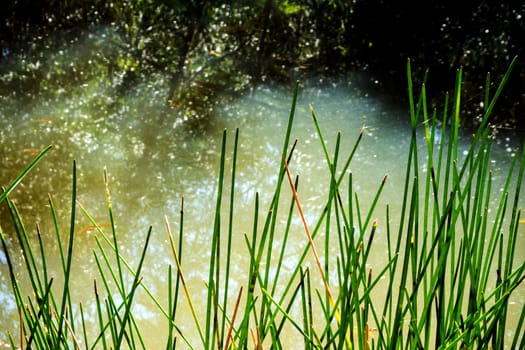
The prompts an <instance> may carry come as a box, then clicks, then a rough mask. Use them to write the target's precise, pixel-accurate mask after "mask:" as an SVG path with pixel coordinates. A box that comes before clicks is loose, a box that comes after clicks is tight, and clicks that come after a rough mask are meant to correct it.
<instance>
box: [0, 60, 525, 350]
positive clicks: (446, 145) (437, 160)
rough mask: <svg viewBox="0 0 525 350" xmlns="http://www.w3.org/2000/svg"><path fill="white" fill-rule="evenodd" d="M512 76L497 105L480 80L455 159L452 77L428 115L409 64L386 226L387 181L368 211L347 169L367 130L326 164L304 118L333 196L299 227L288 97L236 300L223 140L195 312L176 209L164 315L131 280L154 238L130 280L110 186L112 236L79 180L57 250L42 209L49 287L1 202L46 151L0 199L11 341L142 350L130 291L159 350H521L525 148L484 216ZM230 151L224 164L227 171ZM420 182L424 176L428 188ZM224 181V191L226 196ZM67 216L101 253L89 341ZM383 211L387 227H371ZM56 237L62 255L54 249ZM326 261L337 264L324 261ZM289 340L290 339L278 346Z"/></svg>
mask: <svg viewBox="0 0 525 350" xmlns="http://www.w3.org/2000/svg"><path fill="white" fill-rule="evenodd" d="M514 64H515V60H514V61H512V63H511V65H510V67H509V69H508V71H507V72H506V74H505V75H504V78H503V79H502V81H501V83H500V84H499V85H498V88H497V89H496V91H495V92H494V94H493V95H492V94H491V93H490V91H489V88H488V87H489V86H490V80H489V77H488V78H487V89H486V93H485V96H484V99H485V102H486V103H485V106H487V107H486V110H485V114H484V116H483V119H482V122H481V124H480V126H479V128H478V130H477V131H476V133H475V134H474V135H473V137H472V140H471V144H470V148H469V149H468V151H467V152H466V153H465V154H464V155H462V154H460V152H459V149H458V145H459V130H460V116H461V113H460V107H461V98H462V96H461V84H462V71H461V69H459V70H458V74H457V79H456V83H455V92H454V94H453V95H452V97H449V96H446V98H445V103H444V106H445V107H444V110H443V111H440V112H439V113H438V111H437V110H432V111H431V110H429V108H428V106H427V103H426V100H427V96H426V90H425V85H424V84H423V85H422V86H421V88H420V90H419V92H418V93H416V91H415V89H414V87H413V86H412V74H411V67H410V62H408V63H407V81H408V95H409V110H410V121H411V128H412V138H411V143H410V146H409V149H408V152H407V155H408V158H407V167H406V172H405V175H404V185H403V186H402V188H399V189H398V192H399V194H400V198H401V201H402V202H401V206H400V208H401V209H400V210H399V211H397V212H395V213H393V212H392V210H391V208H390V206H389V205H387V206H386V208H380V207H379V204H378V203H379V202H380V201H379V199H380V197H381V194H382V191H383V189H384V186H385V183H386V182H387V181H388V178H387V177H386V176H385V177H384V178H382V179H379V180H378V186H377V191H376V192H375V195H374V196H373V199H372V201H371V202H370V203H365V204H366V205H363V203H361V201H360V200H359V196H358V195H357V193H356V191H355V189H354V186H353V177H352V173H350V172H349V171H348V169H349V166H350V164H351V162H352V159H353V157H354V155H355V152H356V150H357V149H358V147H359V145H360V142H361V140H362V136H363V133H364V131H363V130H361V132H360V133H359V135H358V137H357V140H356V142H355V144H354V146H353V148H352V149H351V150H350V152H348V154H345V151H344V150H343V149H342V147H341V135H337V136H336V139H335V140H336V141H335V147H334V150H333V153H332V154H330V152H329V150H328V147H327V145H326V141H325V140H326V135H324V134H323V132H322V129H321V126H320V123H319V121H318V116H317V115H316V112H315V111H314V109H313V108H312V107H310V108H311V116H312V122H313V124H314V126H315V128H316V131H317V135H318V139H319V140H320V145H319V147H321V148H322V150H323V154H324V157H325V161H326V171H327V179H328V183H329V186H328V187H327V189H326V205H325V206H324V208H323V210H322V211H321V212H320V213H319V215H318V220H317V221H316V222H315V223H314V224H313V225H309V224H308V223H307V220H306V219H305V217H304V215H303V211H302V203H303V202H302V198H301V191H300V177H299V176H294V150H295V148H296V145H297V143H296V142H294V141H292V134H293V133H292V129H293V125H294V115H295V107H296V101H297V93H298V85H296V86H295V90H294V94H293V101H292V107H291V110H290V116H289V122H288V125H287V128H286V130H285V134H284V135H285V136H284V143H283V147H282V159H281V164H280V167H279V169H276V172H277V175H278V178H277V179H278V180H277V182H276V185H275V190H274V193H273V197H272V200H271V202H270V205H269V207H268V208H266V209H262V208H261V204H260V200H259V195H258V194H257V195H256V197H255V203H254V213H253V217H252V221H253V231H252V232H251V234H245V235H244V237H243V239H244V242H245V246H246V250H245V252H246V255H247V256H248V257H249V266H248V268H247V269H246V275H245V276H244V284H243V285H242V286H241V288H239V289H238V290H234V289H233V288H232V287H231V284H230V273H231V266H232V264H235V259H236V257H235V256H234V254H233V253H232V242H233V241H234V240H236V239H237V240H238V239H239V238H238V237H235V235H234V234H233V232H234V226H233V225H234V217H235V215H236V211H235V201H236V199H235V198H236V197H235V195H236V193H235V187H236V176H235V175H236V168H237V157H238V152H239V151H238V144H239V138H240V136H239V130H236V131H235V134H234V138H233V147H231V148H229V147H228V141H229V140H228V137H229V134H228V132H227V131H224V134H223V143H222V150H221V155H222V156H221V160H220V166H219V174H218V182H217V183H218V187H217V193H216V197H215V198H216V209H215V213H214V215H215V216H214V217H215V222H214V227H213V231H212V232H211V233H210V237H211V239H210V242H211V245H210V261H209V271H208V277H207V280H206V282H205V288H206V300H205V301H204V302H203V303H200V304H199V303H196V302H195V298H194V297H193V294H192V293H195V291H192V289H191V286H189V285H188V283H187V280H186V278H185V275H186V273H187V272H188V269H189V268H190V267H188V266H186V265H185V264H184V261H183V257H184V255H185V251H184V249H185V248H184V247H185V245H184V237H185V230H184V227H185V226H184V210H185V209H184V199H183V200H182V203H181V207H180V218H179V220H180V225H179V227H180V230H179V232H177V233H174V232H172V230H171V228H170V225H169V220H168V218H166V232H167V236H168V240H169V244H170V247H171V252H172V255H173V256H172V261H173V264H172V265H170V266H168V267H167V271H166V273H167V276H168V278H167V281H168V283H167V286H166V287H167V289H168V293H167V294H166V295H167V296H168V297H167V299H168V300H159V298H158V297H157V296H156V295H155V294H154V293H153V292H152V291H151V290H150V289H149V288H148V286H147V284H146V283H145V282H144V281H143V280H142V275H141V274H142V267H143V263H144V260H145V257H146V255H147V252H148V245H149V241H150V237H151V234H152V228H151V227H150V228H149V229H147V234H146V239H145V241H144V243H143V248H142V251H141V254H140V258H139V260H138V263H136V264H135V265H133V264H132V263H130V262H129V261H128V260H127V259H126V257H125V256H124V255H123V253H122V252H121V251H120V250H119V234H118V232H117V230H116V225H115V219H114V213H113V209H112V204H111V195H110V190H109V183H108V180H107V179H108V177H107V176H105V179H106V195H107V209H108V215H109V218H110V225H109V233H108V232H106V231H104V230H103V229H102V226H101V225H99V224H98V223H97V222H96V221H95V220H94V219H93V217H92V216H91V215H90V214H89V212H88V210H87V209H86V208H85V207H84V206H83V205H82V204H80V203H78V202H77V200H76V165H75V164H73V170H72V173H73V183H72V191H71V193H72V198H71V204H72V206H71V215H70V216H71V217H70V218H71V220H70V227H69V230H68V231H69V232H68V234H67V235H66V236H64V235H63V232H62V231H61V229H60V228H59V224H58V219H57V215H56V211H55V205H54V204H53V201H52V199H51V197H50V199H49V205H50V209H51V213H50V214H51V218H52V222H53V223H54V229H55V238H56V240H57V246H58V248H59V254H60V258H61V274H62V276H60V277H61V279H62V280H63V282H62V283H61V285H60V286H57V284H56V282H55V277H54V276H51V275H50V273H49V271H48V269H47V263H46V262H47V259H48V254H49V253H48V252H46V251H45V248H44V245H43V244H42V237H41V235H40V232H39V229H38V228H37V240H36V243H35V240H34V239H32V233H31V232H29V230H27V228H26V227H25V226H24V223H23V219H22V217H21V216H20V213H19V212H18V210H17V208H16V205H15V204H14V203H13V202H12V201H11V200H10V199H9V195H10V193H11V191H12V190H13V189H14V188H15V187H16V186H17V185H18V184H19V183H20V182H21V181H23V178H24V177H25V176H27V174H28V173H29V172H30V170H31V169H32V168H33V167H34V166H36V165H37V163H38V162H39V161H40V160H41V159H42V158H43V157H44V156H45V154H46V153H47V152H48V151H49V150H50V147H48V148H46V149H45V150H43V151H42V153H41V154H39V155H38V156H37V157H36V158H35V160H34V161H33V162H32V163H30V164H29V165H28V166H27V168H26V169H25V170H24V171H22V172H21V174H20V176H19V177H17V178H16V179H15V180H14V181H13V182H12V183H11V185H9V186H8V187H7V188H6V189H4V190H3V193H2V194H1V195H0V202H5V203H6V204H7V208H8V212H9V215H10V217H11V221H12V229H13V232H14V235H13V236H11V235H10V236H7V235H6V234H5V233H4V232H0V238H1V241H2V246H3V250H4V254H5V256H6V260H7V264H8V270H9V277H10V281H11V284H12V289H13V296H14V299H15V301H16V303H17V306H18V312H19V314H20V333H19V334H11V335H10V339H9V342H10V345H11V347H12V348H38V349H47V348H53V349H70V348H73V349H80V348H84V349H95V348H97V349H98V348H102V349H120V348H130V349H135V348H145V347H146V345H145V344H146V340H145V337H147V336H149V335H147V334H144V333H143V332H142V331H141V328H140V326H139V324H138V322H137V321H136V319H135V317H134V314H133V305H134V301H135V299H136V295H137V291H138V290H139V289H142V290H143V291H144V292H145V293H146V295H148V296H149V298H151V300H152V301H153V304H154V305H156V307H157V309H158V310H157V311H158V313H159V317H164V318H165V319H166V324H167V326H166V333H165V334H167V337H166V349H174V348H176V347H177V346H182V347H184V348H191V349H202V348H204V349H236V348H253V349H262V348H268V347H272V348H285V347H286V346H287V345H286V343H285V341H284V339H285V338H286V334H288V333H286V334H285V333H284V332H297V334H298V335H299V336H300V337H301V338H302V340H303V347H304V348H305V349H317V348H330V349H409V348H410V349H457V348H461V349H473V348H482V349H486V348H492V349H503V348H504V347H507V348H512V349H516V348H525V337H523V333H524V322H525V306H524V305H523V303H521V305H520V306H519V307H521V317H520V319H519V320H518V322H517V324H516V325H514V326H512V327H514V328H512V329H509V327H511V326H509V324H508V322H507V315H508V312H509V307H510V303H509V300H510V297H511V296H512V295H513V293H514V292H515V291H516V289H517V288H519V287H520V286H521V284H522V283H523V280H524V278H525V262H524V261H517V260H516V251H517V249H518V248H517V247H519V245H520V244H523V242H518V230H519V225H520V212H521V211H520V208H519V200H520V188H521V187H522V179H523V173H524V170H525V152H524V151H523V149H525V148H522V151H521V155H519V156H515V157H514V158H513V160H512V163H511V166H510V168H509V171H508V174H507V177H506V181H505V183H504V187H503V190H502V191H501V194H500V195H499V197H498V198H497V201H496V203H497V206H496V207H492V208H490V206H491V204H490V203H494V201H493V200H494V198H493V195H494V194H493V193H494V192H493V191H492V181H493V178H492V173H491V169H490V153H491V146H492V139H491V137H490V133H489V131H490V129H489V118H490V115H491V112H492V110H493V108H494V105H495V103H496V100H497V99H498V97H499V96H500V95H501V93H502V91H503V87H504V85H505V83H506V81H507V79H508V78H509V76H510V74H511V70H512V67H513V66H514ZM449 100H450V101H449ZM449 103H450V104H451V106H452V108H450V110H449V108H448V106H449ZM438 115H439V116H440V117H438ZM438 125H442V130H441V132H442V134H445V133H448V135H447V137H441V139H440V140H439V142H437V143H436V141H435V140H436V137H435V136H436V133H437V131H438ZM447 126H448V127H447ZM420 134H422V135H423V136H424V139H425V147H424V148H423V149H421V148H418V141H417V140H418V138H419V137H420ZM228 149H232V150H233V152H232V155H231V157H232V162H231V164H232V165H231V168H229V169H228V168H227V167H226V158H227V156H228V152H229V151H228ZM423 168H425V169H427V171H426V172H423V171H422V169H423ZM228 172H229V174H228ZM227 178H230V179H231V180H230V182H229V183H227ZM226 189H227V190H229V191H230V192H229V193H230V196H229V198H226V197H225V196H224V193H226V192H225V190H226ZM364 208H368V209H366V210H365V209H364ZM76 209H80V211H81V213H82V214H83V215H84V216H85V217H86V218H87V219H88V220H89V221H90V222H91V225H93V226H92V227H93V228H94V230H96V235H95V240H96V247H97V248H96V249H95V250H94V251H93V254H94V259H95V262H96V265H97V268H98V273H99V276H100V277H99V278H98V279H97V280H96V281H95V282H94V293H93V301H92V303H94V307H95V309H96V313H97V324H96V325H94V327H95V328H96V331H95V333H94V334H95V335H94V336H93V333H92V332H91V330H90V329H91V328H93V325H88V324H87V323H86V317H85V314H84V307H85V305H84V304H82V303H81V304H80V305H79V308H74V306H76V304H74V301H73V300H71V289H70V288H72V287H71V284H70V279H71V261H72V256H73V254H74V253H75V245H74V243H75V218H76V215H77V214H76ZM382 210H384V211H385V214H384V215H385V216H384V220H376V219H373V218H374V217H377V216H378V212H381V211H382ZM489 211H492V213H493V214H491V213H490V212H489ZM295 217H298V218H299V219H300V221H301V222H302V225H303V229H304V241H303V243H304V244H303V250H302V252H301V253H300V254H298V255H297V256H296V257H295V265H294V268H293V270H292V272H291V273H290V274H287V275H286V276H284V275H283V273H282V267H283V264H284V262H285V256H286V254H285V251H286V248H287V246H288V244H289V241H290V237H291V235H292V234H291V232H292V229H293V226H294V225H293V218H295ZM261 218H262V220H261ZM225 219H227V220H225ZM224 221H226V222H227V224H224ZM281 221H282V222H285V225H284V228H281V226H279V225H277V223H278V222H281ZM379 228H381V229H382V232H385V234H386V237H383V238H382V239H384V240H386V242H387V246H388V249H387V254H388V261H387V262H386V264H384V266H374V267H373V268H371V267H370V266H369V263H370V256H371V255H373V254H374V253H375V251H374V248H375V245H374V242H375V241H374V240H377V231H378V229H379ZM177 235H178V236H177ZM176 236H177V237H176ZM62 237H67V240H66V241H65V242H63V241H62ZM277 238H278V239H279V240H280V241H281V242H282V245H281V247H280V249H279V250H276V249H275V247H274V246H273V241H274V240H275V239H277ZM177 241H178V245H177V244H176V242H177ZM223 242H226V245H225V246H224V245H223ZM334 246H336V247H337V249H335V250H334V249H329V248H330V247H334ZM334 251H336V252H337V253H336V254H335V256H333V255H334V253H333V252H334ZM17 252H21V254H22V256H23V259H22V261H23V264H22V265H21V266H15V264H14V263H13V261H14V259H15V255H16V254H17ZM20 269H22V270H23V271H24V274H26V275H27V278H28V280H29V283H30V286H31V293H30V294H28V295H24V294H23V293H22V291H21V290H22V289H21V287H20V282H19V280H18V277H17V276H19V275H20V272H21V271H19V270H20ZM330 276H335V278H333V277H330ZM385 285H386V287H385ZM316 286H322V287H316ZM377 288H386V293H385V294H384V297H383V298H377V297H375V296H374V294H373V292H374V291H375V290H376V289H377ZM520 288H523V287H520ZM183 304H187V305H188V306H189V309H190V312H191V319H192V320H193V321H192V322H193V326H194V328H195V330H196V333H197V336H198V341H197V343H192V342H191V341H190V339H191V338H192V335H190V334H186V333H185V332H184V331H183V330H182V329H183V327H181V324H179V323H178V322H179V321H177V320H178V318H177V317H176V315H178V314H179V313H180V312H181V311H180V306H181V305H183ZM202 308H204V309H202ZM75 310H76V311H75ZM297 310H298V312H297ZM202 311H205V312H202ZM202 315H204V318H202ZM286 327H288V328H291V330H290V329H288V330H285V329H286ZM509 332H510V333H509ZM509 334H512V336H510V337H509Z"/></svg>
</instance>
